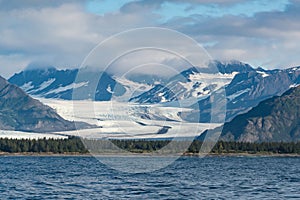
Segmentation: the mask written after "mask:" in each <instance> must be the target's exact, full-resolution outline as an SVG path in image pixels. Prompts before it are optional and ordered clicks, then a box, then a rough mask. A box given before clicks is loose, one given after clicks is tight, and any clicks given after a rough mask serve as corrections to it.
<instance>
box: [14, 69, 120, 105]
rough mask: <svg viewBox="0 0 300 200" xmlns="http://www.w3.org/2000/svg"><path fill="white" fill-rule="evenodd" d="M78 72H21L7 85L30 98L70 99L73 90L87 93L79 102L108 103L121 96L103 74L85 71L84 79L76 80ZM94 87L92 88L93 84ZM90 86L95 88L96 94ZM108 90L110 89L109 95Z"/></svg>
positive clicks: (50, 70) (33, 70)
mask: <svg viewBox="0 0 300 200" xmlns="http://www.w3.org/2000/svg"><path fill="white" fill-rule="evenodd" d="M78 72H79V69H72V70H58V69H55V68H53V67H50V68H46V69H32V70H25V71H22V72H20V73H17V74H15V75H14V76H12V77H11V78H10V79H9V82H10V83H12V84H15V85H17V86H19V87H21V88H22V89H23V90H24V91H25V92H27V93H28V94H30V95H31V96H34V97H40V98H56V99H66V100H71V99H72V98H73V96H72V94H73V89H80V90H82V91H85V92H89V96H88V95H85V96H84V95H83V96H82V99H88V98H91V99H93V98H94V99H95V100H96V101H109V100H111V97H112V96H122V95H123V94H124V93H125V92H126V89H125V88H124V87H123V86H122V84H120V83H118V82H117V81H116V80H115V79H114V78H113V77H111V76H110V75H109V74H107V73H106V72H100V71H99V72H98V71H97V72H94V71H91V72H87V73H86V74H85V76H84V80H81V81H76V77H77V74H78ZM95 84H96V85H95ZM93 87H96V91H95V89H94V88H93ZM110 90H113V94H112V92H111V91H110Z"/></svg>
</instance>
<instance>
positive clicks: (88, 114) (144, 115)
mask: <svg viewBox="0 0 300 200" xmlns="http://www.w3.org/2000/svg"><path fill="white" fill-rule="evenodd" d="M39 100H40V101H42V102H43V103H44V104H46V105H48V106H50V107H52V108H54V109H55V110H56V111H57V112H58V114H60V115H61V116H62V117H64V118H65V119H67V120H70V121H82V122H87V123H89V124H94V125H98V126H99V127H100V128H95V129H85V130H77V131H68V132H59V133H56V134H64V135H70V136H80V137H84V138H93V139H150V138H152V139H158V138H174V137H178V138H187V137H188V138H190V137H195V136H199V135H200V134H201V133H202V132H203V131H204V130H206V129H210V128H215V127H217V126H220V125H221V124H208V123H207V124H203V123H202V124H201V123H187V122H184V121H182V119H181V118H180V117H179V116H178V112H182V111H187V110H189V109H186V108H177V107H161V106H160V105H139V104H134V103H125V102H115V101H107V102H93V101H66V100H55V99H39Z"/></svg>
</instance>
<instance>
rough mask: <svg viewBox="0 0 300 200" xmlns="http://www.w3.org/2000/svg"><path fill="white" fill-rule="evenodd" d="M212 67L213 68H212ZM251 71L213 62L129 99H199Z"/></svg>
mask: <svg viewBox="0 0 300 200" xmlns="http://www.w3.org/2000/svg"><path fill="white" fill-rule="evenodd" d="M213 65H214V66H213ZM248 71H253V68H251V67H250V66H249V65H247V64H244V63H241V62H237V61H234V62H232V63H231V64H229V63H221V62H219V61H213V62H211V63H210V64H209V67H208V68H198V67H192V68H190V69H187V70H184V71H182V72H181V73H179V74H178V75H175V76H173V77H171V78H170V79H169V80H168V81H167V82H166V84H163V85H162V84H157V85H154V86H153V88H151V89H150V90H149V91H146V92H145V93H143V94H140V95H138V96H135V97H133V98H131V99H130V101H132V102H137V103H165V102H172V101H183V100H187V99H193V100H195V99H199V98H204V97H207V96H208V95H209V94H211V93H212V92H214V91H216V90H218V89H220V88H221V87H223V86H224V85H227V84H229V83H230V82H231V80H232V79H233V78H234V76H235V75H236V74H237V73H242V72H248Z"/></svg>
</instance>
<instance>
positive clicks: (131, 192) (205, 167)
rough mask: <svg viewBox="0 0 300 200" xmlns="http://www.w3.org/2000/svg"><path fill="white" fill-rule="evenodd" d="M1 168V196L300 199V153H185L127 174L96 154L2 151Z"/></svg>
mask: <svg viewBox="0 0 300 200" xmlns="http://www.w3.org/2000/svg"><path fill="white" fill-rule="evenodd" d="M103 159H107V160H110V159H114V160H116V159H117V158H116V157H105V158H103ZM139 159H142V158H138V157H130V158H126V160H127V161H128V162H131V163H132V162H135V161H136V160H139ZM160 159H162V160H163V159H167V158H163V157H162V158H160ZM146 161H148V162H152V163H151V164H152V165H155V163H153V162H158V161H157V160H152V161H149V160H146ZM146 161H145V162H146ZM158 164H159V163H158ZM0 171H1V173H0V176H1V178H0V199H300V158H298V157H206V158H197V157H182V158H180V159H178V160H176V161H175V162H173V163H172V164H171V165H169V166H168V167H165V168H162V169H159V170H157V171H153V172H150V173H124V172H121V171H117V170H114V169H111V168H110V167H109V166H106V165H105V164H102V163H101V162H99V161H98V160H97V159H95V158H94V157H76V156H73V157H72V156H66V157H39V156H32V157H30V156H7V157H5V156H2V157H0Z"/></svg>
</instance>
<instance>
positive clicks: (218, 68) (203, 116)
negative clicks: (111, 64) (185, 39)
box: [9, 61, 300, 122]
mask: <svg viewBox="0 0 300 200" xmlns="http://www.w3.org/2000/svg"><path fill="white" fill-rule="evenodd" d="M210 65H214V66H213V67H209V68H198V67H197V68H196V67H192V68H190V69H187V70H184V71H182V72H181V73H179V74H177V75H175V76H173V77H171V78H169V79H164V78H161V77H155V76H153V75H131V76H129V77H117V76H113V75H110V74H107V73H106V72H97V73H95V72H90V73H87V74H86V76H83V78H82V79H81V80H80V81H78V80H77V81H76V83H75V79H76V76H77V74H78V69H73V70H57V69H55V68H48V69H39V70H38V69H35V70H29V71H28V70H27V71H23V72H20V73H18V74H15V75H14V76H13V77H11V78H10V79H9V82H11V83H13V84H16V85H18V86H20V87H21V88H22V89H23V90H25V91H26V92H27V93H29V94H30V95H32V96H36V97H42V98H56V99H64V100H71V99H72V97H73V96H72V92H73V89H74V88H76V89H77V90H78V91H80V92H81V91H82V93H84V94H87V95H83V96H82V97H81V96H79V97H78V98H77V100H83V99H92V100H96V101H108V100H114V101H118V102H128V101H131V102H133V103H139V104H163V106H169V107H176V106H177V107H178V106H180V107H182V106H183V107H185V108H191V109H192V110H196V111H193V112H191V111H189V110H184V111H182V112H178V116H179V117H181V119H182V120H184V121H190V122H195V120H196V119H197V120H198V119H199V116H200V120H199V121H200V122H210V120H211V115H210V113H211V98H210V96H211V94H213V93H215V92H218V91H220V90H221V89H222V90H223V89H224V88H225V93H226V101H227V113H226V115H227V116H226V120H227V121H228V120H230V119H232V118H233V117H234V116H236V115H237V114H240V113H243V112H246V111H247V110H249V109H251V108H252V107H254V106H256V105H257V104H258V103H259V102H261V101H263V100H265V99H267V98H270V97H272V96H279V95H281V94H282V93H284V92H285V91H287V90H288V89H289V88H290V87H295V86H297V85H298V84H300V67H294V68H290V69H284V70H265V69H263V68H257V69H254V68H252V67H251V66H250V65H248V64H245V63H241V62H238V61H230V62H219V61H214V62H212V63H210ZM212 69H213V70H212ZM99 76H100V77H101V78H100V81H99V82H97V88H96V91H95V89H93V88H91V87H90V86H91V85H93V84H95V82H93V80H94V81H95V80H96V81H98V79H99ZM93 94H95V95H93ZM178 102H180V103H178ZM182 102H184V103H182ZM195 102H197V103H195ZM140 110H141V109H140ZM141 112H144V111H142V110H141ZM137 115H139V116H145V115H143V113H138V114H137ZM151 116H152V115H151ZM151 116H150V117H149V116H147V117H148V118H152V117H151ZM153 116H154V115H153ZM153 118H156V119H158V117H153Z"/></svg>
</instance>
